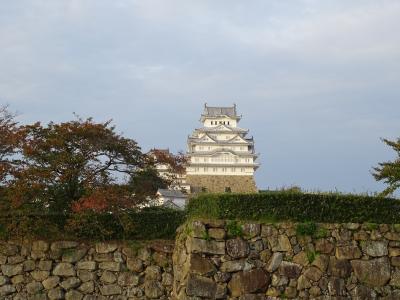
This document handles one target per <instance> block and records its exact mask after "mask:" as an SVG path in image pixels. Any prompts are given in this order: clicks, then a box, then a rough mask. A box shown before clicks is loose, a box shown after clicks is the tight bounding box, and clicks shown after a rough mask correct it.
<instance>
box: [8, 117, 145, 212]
mask: <svg viewBox="0 0 400 300" xmlns="http://www.w3.org/2000/svg"><path fill="white" fill-rule="evenodd" d="M20 130H21V132H22V135H23V142H22V146H21V152H22V155H23V157H22V159H23V162H22V164H21V165H20V166H19V167H18V168H17V169H16V170H15V171H14V177H15V179H14V180H13V181H12V183H11V185H10V188H9V190H10V199H11V200H12V203H13V205H14V207H20V208H21V209H22V208H26V209H27V210H28V211H31V212H32V211H35V209H36V210H40V211H50V212H57V213H68V212H69V211H70V209H71V204H72V203H74V202H76V201H79V200H80V199H81V198H87V197H89V196H90V195H91V194H93V193H95V192H96V191H99V190H107V191H108V192H109V193H111V191H113V190H115V191H118V196H119V197H122V198H123V199H124V201H125V202H129V201H127V200H129V195H130V194H131V192H130V191H129V190H128V189H125V190H126V193H125V197H123V196H122V195H121V189H120V188H118V189H113V188H109V187H110V186H113V185H121V186H123V185H124V183H123V182H124V180H125V185H126V183H127V182H128V179H129V178H130V177H131V176H133V175H134V174H135V173H136V172H138V171H139V170H142V169H143V168H145V166H146V161H147V159H146V157H145V155H144V154H142V152H141V150H140V148H139V146H138V145H137V143H136V142H135V141H134V140H132V139H129V138H125V137H123V136H121V135H119V134H117V133H116V132H115V127H114V126H112V125H111V124H110V122H104V123H96V122H94V121H93V120H92V119H91V118H89V119H85V120H83V119H77V120H74V121H69V122H65V123H59V124H57V123H53V122H51V123H49V124H48V125H47V126H42V125H41V124H40V123H36V124H33V125H27V126H23V127H21V129H20ZM89 198H90V199H91V201H92V202H93V201H94V200H95V199H93V197H89ZM108 198H109V199H114V198H115V197H112V196H111V195H108ZM122 198H121V199H122ZM94 202H95V201H94Z"/></svg>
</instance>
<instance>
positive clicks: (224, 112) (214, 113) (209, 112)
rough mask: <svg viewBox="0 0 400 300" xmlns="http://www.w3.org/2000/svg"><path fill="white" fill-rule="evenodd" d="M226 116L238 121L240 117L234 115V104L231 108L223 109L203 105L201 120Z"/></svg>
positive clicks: (221, 107)
mask: <svg viewBox="0 0 400 300" xmlns="http://www.w3.org/2000/svg"><path fill="white" fill-rule="evenodd" d="M223 116H227V117H230V118H234V119H240V116H238V115H237V113H236V104H234V105H233V106H232V107H230V106H228V107H223V106H207V103H206V104H204V111H203V113H202V115H201V120H204V119H205V118H217V117H223Z"/></svg>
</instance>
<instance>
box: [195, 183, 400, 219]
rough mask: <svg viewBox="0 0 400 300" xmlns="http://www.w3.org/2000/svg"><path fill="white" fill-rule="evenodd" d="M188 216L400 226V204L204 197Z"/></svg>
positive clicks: (285, 195)
mask: <svg viewBox="0 0 400 300" xmlns="http://www.w3.org/2000/svg"><path fill="white" fill-rule="evenodd" d="M188 215H189V216H190V217H200V218H217V219H231V220H233V219H242V220H258V221H271V220H279V221H284V220H291V221H295V222H307V221H310V222H329V223H341V222H357V223H363V222H371V223H400V200H397V199H390V198H381V197H372V196H364V195H351V194H349V195H345V194H334V193H332V194H313V193H300V192H287V191H279V192H264V193H258V194H202V195H199V196H198V197H196V198H193V199H192V200H191V201H190V203H189V205H188Z"/></svg>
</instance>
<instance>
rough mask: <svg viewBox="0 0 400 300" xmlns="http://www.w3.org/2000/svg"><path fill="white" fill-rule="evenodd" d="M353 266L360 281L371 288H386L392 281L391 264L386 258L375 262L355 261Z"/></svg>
mask: <svg viewBox="0 0 400 300" xmlns="http://www.w3.org/2000/svg"><path fill="white" fill-rule="evenodd" d="M351 266H352V267H353V270H354V273H355V275H356V276H357V278H358V280H360V281H361V282H363V283H365V284H367V285H369V286H372V287H380V286H384V285H385V284H386V283H387V282H388V281H389V279H390V264H389V261H388V259H387V258H386V257H382V258H377V259H373V260H353V261H351Z"/></svg>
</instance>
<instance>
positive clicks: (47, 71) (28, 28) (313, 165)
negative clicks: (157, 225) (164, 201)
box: [0, 0, 400, 192]
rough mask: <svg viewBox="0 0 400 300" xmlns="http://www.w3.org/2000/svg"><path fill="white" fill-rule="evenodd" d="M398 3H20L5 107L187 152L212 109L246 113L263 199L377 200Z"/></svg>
mask: <svg viewBox="0 0 400 300" xmlns="http://www.w3.org/2000/svg"><path fill="white" fill-rule="evenodd" d="M399 13H400V3H399V2H398V1H395V0H393V1H389V0H386V1H373V0H363V1H361V0H352V1H333V0H331V1H329V0H328V1H315V0H297V1H290V2H288V1H278V0H275V1H273V0H271V1H253V2H252V3H251V4H249V3H247V2H246V3H245V2H243V1H186V0H185V1H184V0H170V1H163V0H148V1H134V0H115V1H106V0H100V1H99V0H69V1H66V0H65V1H64V0H60V1H53V0H35V1H28V0H21V1H6V2H5V3H3V4H2V9H1V10H0V37H1V38H0V66H1V68H2V72H1V73H0V101H1V102H7V103H9V104H10V105H11V107H12V108H13V109H15V110H18V111H19V112H20V113H21V115H20V119H21V121H22V122H32V121H36V120H42V121H44V122H47V121H49V120H55V121H61V120H68V119H71V118H72V112H77V113H78V114H80V115H82V116H93V117H95V118H96V119H97V120H105V119H110V118H113V119H114V122H115V124H116V125H117V128H118V129H120V130H121V131H123V132H124V133H125V134H126V135H128V136H131V137H132V138H134V139H136V140H138V142H139V143H140V144H141V145H142V147H143V148H144V149H148V148H150V147H153V146H160V147H170V148H171V149H173V150H178V149H184V148H185V142H186V137H187V135H188V134H189V133H190V132H191V130H192V129H193V128H194V127H196V126H198V125H199V124H198V123H197V120H198V118H199V115H200V113H201V109H202V106H203V103H204V102H208V103H209V104H213V105H230V104H232V103H233V102H235V103H237V104H238V107H239V110H240V111H241V112H242V113H243V116H244V118H243V121H242V123H243V124H242V126H243V127H248V128H250V130H251V134H254V136H255V139H256V142H257V149H258V151H259V152H260V153H261V157H260V159H261V162H262V164H263V165H262V167H261V169H260V170H259V171H258V172H257V182H258V185H259V186H260V187H262V188H265V187H267V186H268V187H272V188H274V187H279V186H284V185H290V184H298V185H300V186H302V187H304V188H307V189H322V190H330V189H335V188H337V189H339V190H343V191H357V192H363V191H376V190H380V189H381V188H382V186H381V185H380V184H377V183H375V182H374V180H373V178H372V176H371V175H370V173H369V172H370V170H371V168H372V166H374V165H376V163H377V162H379V161H382V160H386V159H391V158H392V157H393V153H391V152H390V150H389V149H387V148H386V147H385V146H384V145H383V144H382V143H381V142H380V140H379V138H380V137H388V138H394V137H398V136H399V132H400V123H399V113H398V112H399V111H400V101H399V96H400V92H399V88H398V87H399V86H400V76H399V75H400V36H399V35H398V34H397V33H398V32H399V30H400V21H399V20H398V15H399Z"/></svg>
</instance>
